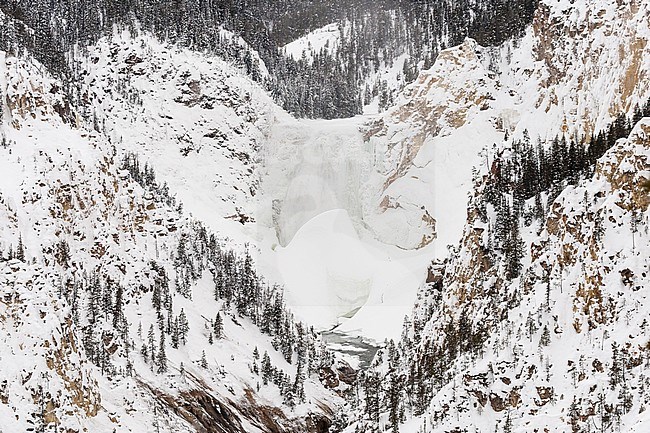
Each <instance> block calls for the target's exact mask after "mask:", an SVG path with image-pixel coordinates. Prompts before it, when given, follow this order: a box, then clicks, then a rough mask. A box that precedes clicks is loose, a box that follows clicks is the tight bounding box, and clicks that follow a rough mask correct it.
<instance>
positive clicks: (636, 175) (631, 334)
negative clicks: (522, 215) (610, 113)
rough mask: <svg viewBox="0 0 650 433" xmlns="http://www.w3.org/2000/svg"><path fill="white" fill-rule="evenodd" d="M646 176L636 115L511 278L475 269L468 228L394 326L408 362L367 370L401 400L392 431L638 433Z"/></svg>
mask: <svg viewBox="0 0 650 433" xmlns="http://www.w3.org/2000/svg"><path fill="white" fill-rule="evenodd" d="M649 177H650V118H645V119H643V120H642V121H641V122H639V124H637V126H636V127H635V128H634V130H633V131H632V133H631V135H630V137H629V138H628V139H623V140H620V141H619V142H618V143H617V144H616V146H615V147H614V148H612V149H611V150H610V151H608V152H607V154H606V155H605V156H604V157H603V158H601V159H600V160H599V161H598V164H597V167H596V171H595V174H594V176H593V178H591V179H588V180H586V181H584V182H582V183H581V184H580V185H579V186H577V187H570V188H567V189H566V190H565V191H564V192H563V193H562V194H561V195H560V197H559V198H558V199H557V200H556V201H555V202H554V203H553V204H552V205H551V210H550V214H549V216H548V218H547V219H546V221H545V224H544V230H543V231H542V232H541V236H540V237H539V238H538V239H528V240H527V241H526V250H529V251H530V253H531V261H530V263H529V264H528V265H526V266H525V268H524V272H523V273H522V276H521V278H517V279H515V280H510V281H509V280H506V279H504V277H503V274H502V273H501V272H500V270H499V269H497V268H496V267H491V265H490V264H487V267H486V268H484V269H480V268H478V265H479V264H478V263H477V262H476V260H480V259H481V256H480V251H479V249H478V248H476V245H473V243H472V242H473V239H475V236H476V234H477V233H478V235H479V236H480V233H481V232H482V230H481V231H479V229H478V228H476V227H474V228H472V227H471V226H468V227H467V229H466V234H465V236H464V241H465V242H467V244H464V245H463V246H462V247H461V250H460V252H459V254H458V256H456V257H455V258H454V259H453V260H452V261H451V262H450V263H449V264H448V265H447V266H446V275H445V274H443V275H439V276H437V277H434V278H432V285H430V286H428V287H426V288H425V289H423V290H422V293H421V301H420V302H419V303H418V305H417V307H416V309H415V310H414V316H413V317H412V318H411V320H410V321H409V322H408V323H407V327H406V332H405V334H404V335H403V338H402V340H401V342H400V346H399V350H400V351H402V358H401V359H402V360H403V359H408V361H407V362H406V363H405V364H400V363H398V362H395V361H391V360H390V359H391V358H390V357H391V355H389V356H388V357H386V356H384V357H383V359H382V358H379V359H377V360H375V362H377V363H378V365H379V366H382V367H378V368H379V369H380V371H384V372H385V373H384V374H386V373H387V375H386V378H385V381H386V382H388V383H390V381H391V380H393V378H399V377H402V378H405V380H406V385H405V389H404V392H405V393H406V395H410V396H412V398H411V399H410V400H409V403H408V404H406V405H405V406H406V407H409V408H410V409H408V411H412V412H411V416H409V421H408V422H407V423H406V424H405V425H404V426H403V430H401V431H413V432H416V431H431V432H449V431H454V429H456V430H455V431H458V430H459V429H460V431H494V430H495V429H496V431H535V430H537V431H544V430H546V431H557V432H560V431H589V428H591V429H594V428H596V429H597V430H598V431H616V429H618V428H620V429H621V431H630V432H641V431H645V429H647V428H648V422H649V420H648V417H647V416H646V408H647V405H648V403H649V402H650V395H649V394H648V388H647V387H648V385H649V382H648V381H649V380H650V378H648V375H647V362H648V359H650V357H649V355H648V337H647V333H646V332H645V329H646V328H647V326H648V323H647V322H648V320H647V314H646V312H647V310H648V308H649V306H648V305H647V304H648V300H647V296H646V295H645V294H644V290H646V289H647V287H648V286H649V285H650V281H648V278H649V277H650V272H649V269H650V268H649V267H650V262H649V261H648V257H650V256H649V254H648V251H650V238H648V217H649V207H648V205H649V204H650V195H649V194H650V193H649V192H648V189H647V186H645V187H644V186H643V185H644V184H646V183H647V182H648V179H649ZM483 260H487V258H485V257H483ZM483 266H486V265H485V263H484V264H483ZM494 266H497V265H494ZM470 269H474V271H475V272H474V273H473V274H471V275H469V274H467V273H466V271H467V270H470ZM434 273H435V272H434ZM400 375H402V376H400ZM402 383H404V382H402ZM379 393H380V394H384V395H385V398H386V401H387V402H388V401H390V399H391V397H390V395H389V391H387V390H384V391H379ZM427 396H428V397H427ZM366 410H368V408H367V407H366ZM363 419H364V420H367V419H368V418H367V417H363ZM364 423H365V424H369V423H368V422H367V421H362V424H364ZM379 423H380V425H382V424H383V425H388V424H389V422H388V420H387V419H386V418H385V417H382V418H380V421H379ZM594 426H595V427H594ZM367 428H370V427H369V426H368V427H367ZM351 431H352V430H351Z"/></svg>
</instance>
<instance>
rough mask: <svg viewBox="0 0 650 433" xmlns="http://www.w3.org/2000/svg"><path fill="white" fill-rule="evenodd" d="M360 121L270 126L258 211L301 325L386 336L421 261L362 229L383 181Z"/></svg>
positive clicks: (403, 308) (396, 326) (407, 300)
mask: <svg viewBox="0 0 650 433" xmlns="http://www.w3.org/2000/svg"><path fill="white" fill-rule="evenodd" d="M283 120H284V121H283ZM365 120H366V119H363V118H355V119H344V120H327V121H325V120H318V121H306V120H300V121H296V120H295V119H286V120H285V119H282V120H281V121H278V122H276V124H275V125H274V126H273V128H272V130H271V133H270V138H269V140H268V143H267V145H266V147H265V148H264V155H265V157H264V160H263V161H262V162H263V164H262V172H261V174H262V179H263V183H262V185H261V191H262V197H261V199H260V203H261V205H260V207H261V208H260V209H259V210H258V212H257V215H258V222H259V223H261V224H262V225H265V226H266V227H270V228H272V229H273V230H274V233H275V235H276V236H277V242H279V245H276V247H275V248H274V250H275V252H274V253H273V254H272V255H273V258H272V260H273V261H274V262H275V266H274V268H275V269H277V271H278V280H279V282H280V283H282V284H283V285H284V286H285V290H286V292H285V293H286V296H287V302H288V303H289V304H290V305H291V306H292V309H293V310H294V312H295V313H296V314H297V315H298V316H299V317H300V318H301V319H303V320H305V321H307V322H308V323H310V324H314V325H316V326H317V327H319V328H321V329H327V328H331V327H333V326H337V325H338V326H339V328H338V329H339V330H341V331H342V332H347V333H348V334H350V335H363V336H365V337H370V338H376V339H379V340H383V339H384V338H385V337H386V336H387V335H388V336H390V337H396V336H397V335H394V334H398V333H399V330H400V329H401V322H402V319H403V317H404V314H406V313H407V312H408V310H409V308H410V306H411V305H412V302H413V297H414V295H415V291H416V289H417V287H418V285H419V284H420V283H421V277H422V275H424V271H423V269H425V268H426V262H427V260H428V257H427V255H426V252H425V251H418V252H414V251H404V250H401V249H399V248H397V247H395V246H392V245H386V244H384V243H382V242H380V241H378V240H376V239H375V237H374V234H373V232H372V228H369V227H367V226H366V221H365V218H366V217H367V216H368V215H370V214H372V213H373V212H376V202H377V197H378V196H379V194H380V188H381V185H382V182H383V178H382V177H381V176H380V174H379V173H378V171H377V170H376V169H375V167H374V166H373V161H375V159H376V158H375V155H373V150H372V148H371V147H370V144H369V143H367V142H364V140H363V136H362V133H361V132H360V130H359V129H360V126H361V124H362V123H363V122H364V121H365Z"/></svg>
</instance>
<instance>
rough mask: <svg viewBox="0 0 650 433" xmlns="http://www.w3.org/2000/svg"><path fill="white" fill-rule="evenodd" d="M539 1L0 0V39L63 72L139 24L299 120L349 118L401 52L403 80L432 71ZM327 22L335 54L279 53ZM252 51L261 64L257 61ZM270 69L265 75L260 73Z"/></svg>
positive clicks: (386, 97)
mask: <svg viewBox="0 0 650 433" xmlns="http://www.w3.org/2000/svg"><path fill="white" fill-rule="evenodd" d="M536 4H537V0H526V1H515V0H482V1H478V2H473V1H468V0H465V1H433V0H427V1H412V0H401V1H398V0H381V1H365V0H359V1H335V0H318V1H306V0H302V1H295V2H293V1H292V2H288V1H280V2H276V1H268V0H264V1H262V0H260V1H251V2H238V1H227V2H224V1H201V2H192V1H187V0H177V1H174V2H162V3H159V2H154V1H142V2H136V1H119V2H116V1H110V0H102V1H72V2H67V1H66V2H49V1H47V2H46V1H36V2H33V1H24V0H23V1H20V0H16V1H3V2H2V4H0V8H1V10H2V11H3V12H4V13H5V14H7V15H8V16H9V17H13V18H15V19H16V20H17V23H16V24H10V23H7V27H8V31H7V32H6V33H4V34H3V35H2V37H1V38H2V39H0V46H2V47H4V48H5V49H10V50H13V49H15V48H16V47H20V46H23V47H30V48H31V51H32V52H33V54H34V55H35V56H36V57H37V58H38V59H39V60H40V61H42V62H43V63H44V64H45V65H47V66H48V67H49V68H51V69H53V70H54V71H56V72H57V73H58V74H60V75H61V76H69V75H70V66H69V64H68V62H66V60H65V55H64V53H66V52H68V51H69V50H70V49H71V48H72V47H73V46H74V45H75V44H77V43H79V44H81V45H82V46H83V45H85V44H89V43H92V42H95V41H97V40H98V39H99V38H100V37H101V36H103V35H106V34H107V33H110V32H111V29H112V27H113V25H115V24H119V25H122V26H129V27H137V28H140V29H143V30H149V31H152V32H153V33H154V34H156V35H157V36H159V37H161V38H162V39H164V40H168V41H171V42H177V43H180V44H182V45H185V46H188V47H191V48H192V49H195V50H207V51H209V52H212V53H215V54H217V55H219V56H221V57H223V58H226V59H229V60H231V61H232V62H234V63H235V64H237V65H239V66H240V67H242V68H244V69H245V70H246V72H247V73H248V74H249V75H250V76H251V77H253V79H255V80H256V81H259V82H261V83H263V84H264V85H265V86H266V87H267V88H268V89H269V90H270V91H271V94H272V95H273V96H274V98H275V100H276V101H277V102H278V103H280V105H282V106H283V107H284V108H285V109H287V111H289V112H291V113H293V114H295V115H297V116H299V117H314V118H336V117H350V116H353V115H355V114H359V113H361V111H362V108H363V105H364V104H365V103H368V101H369V100H370V99H372V98H373V97H377V96H378V97H380V105H381V107H382V108H386V107H387V106H388V105H390V103H391V101H392V99H393V97H394V92H395V91H396V90H399V88H389V87H390V86H388V85H387V83H386V82H382V81H381V80H380V81H375V82H368V78H369V77H370V76H371V74H372V72H373V71H376V70H377V69H378V68H379V67H380V66H383V65H392V64H393V62H394V61H396V59H397V58H398V57H400V56H402V57H400V58H401V59H402V62H403V63H402V64H401V65H398V66H399V67H400V68H401V69H402V76H401V80H402V86H403V85H404V84H406V83H409V82H411V81H413V80H414V79H415V78H416V77H417V74H418V71H419V70H420V69H422V68H425V69H426V68H428V67H429V66H430V65H431V64H432V61H433V60H434V59H435V57H436V56H437V53H438V52H439V50H440V49H442V48H445V47H447V46H453V45H456V44H458V43H460V42H462V41H463V39H464V38H465V37H467V36H469V37H473V38H475V39H477V41H478V42H479V43H481V44H484V45H497V44H499V43H501V42H503V41H504V40H506V39H508V38H511V37H513V36H517V35H520V34H521V33H522V32H523V30H524V28H525V26H526V25H527V24H528V23H530V21H531V20H532V17H533V13H534V11H535V8H536ZM332 22H337V23H339V25H340V26H341V27H344V28H345V29H346V30H345V31H344V32H343V33H344V37H343V40H342V43H341V48H340V49H339V50H337V51H336V52H334V53H331V52H327V51H325V52H323V53H321V54H320V55H319V56H318V58H316V59H314V61H313V62H311V61H309V62H307V61H304V60H301V59H298V60H294V59H292V58H289V57H286V56H284V55H283V53H282V52H281V50H280V48H281V47H282V46H283V45H285V44H286V43H288V42H290V41H292V40H294V39H296V38H297V37H299V36H301V35H303V34H306V33H308V32H309V31H311V30H314V29H316V28H318V27H321V26H323V25H325V24H329V23H332ZM21 23H23V24H25V25H26V26H27V27H28V28H23V26H22V24H21ZM221 28H223V29H227V30H230V31H232V32H234V33H235V35H239V36H241V37H242V38H243V40H244V41H246V44H241V43H239V42H238V41H237V40H236V39H232V38H229V37H226V36H224V35H223V34H222V33H221V32H220V29H221ZM29 29H32V30H33V31H30V30H29ZM257 53H259V57H261V59H262V60H263V63H264V64H265V66H263V65H262V64H261V63H260V62H258V61H257V59H258V56H257ZM403 55H406V56H403ZM266 68H268V70H269V71H270V76H267V75H266V74H265V73H264V71H265V70H266Z"/></svg>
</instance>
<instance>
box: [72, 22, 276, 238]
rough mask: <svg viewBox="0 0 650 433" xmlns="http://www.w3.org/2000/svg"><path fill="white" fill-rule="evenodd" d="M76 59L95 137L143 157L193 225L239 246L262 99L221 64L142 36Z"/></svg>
mask: <svg viewBox="0 0 650 433" xmlns="http://www.w3.org/2000/svg"><path fill="white" fill-rule="evenodd" d="M75 59H76V61H77V63H78V67H79V69H80V71H81V72H80V73H79V77H80V78H79V79H80V83H79V84H80V88H81V94H80V95H79V98H80V100H81V102H82V106H83V107H84V108H85V109H86V110H87V113H86V115H87V116H89V117H91V118H93V119H95V121H94V123H95V127H96V129H97V131H99V132H101V133H102V134H103V135H104V136H107V137H108V138H109V139H110V140H111V143H112V144H114V145H115V146H116V147H118V148H120V149H123V150H126V151H132V152H137V153H140V154H142V155H143V158H144V161H146V162H148V163H149V164H150V165H151V166H152V167H155V169H156V173H158V175H159V176H160V179H161V180H162V181H164V182H166V183H167V184H168V185H169V187H170V189H171V191H173V193H174V194H178V195H179V196H180V197H181V198H182V200H183V205H184V206H185V208H186V210H187V211H189V212H191V213H192V215H193V216H195V217H197V218H199V219H201V220H203V221H205V222H206V223H207V224H209V225H210V227H213V228H216V229H218V230H219V231H220V232H222V233H224V234H226V235H228V236H233V237H238V238H239V240H242V238H241V235H240V233H241V231H242V230H241V227H240V226H241V225H242V224H244V225H246V224H247V223H251V222H254V219H255V215H254V213H255V212H254V211H255V201H254V196H255V194H256V193H257V189H258V184H259V181H258V176H257V172H256V171H255V165H256V159H257V150H258V149H259V148H260V146H262V145H263V143H264V141H265V134H266V131H267V129H268V128H269V125H270V124H269V122H270V120H271V119H272V114H273V111H274V110H277V107H276V106H275V105H274V104H273V102H272V101H271V99H270V97H269V96H268V95H267V94H266V93H265V92H264V91H263V90H262V89H261V88H260V87H259V86H258V85H256V84H254V83H253V82H252V81H251V80H250V79H248V78H247V77H245V75H244V74H243V73H242V72H240V71H237V70H235V69H234V68H233V67H232V66H231V65H230V64H227V63H226V62H224V61H222V60H220V59H218V58H216V57H208V56H205V55H203V54H201V53H195V52H192V51H191V50H188V49H180V48H178V47H175V46H171V45H169V44H164V43H161V42H159V41H157V40H156V39H155V38H153V37H151V36H148V35H146V34H141V35H137V36H133V35H131V34H130V33H129V32H126V31H124V32H116V33H115V34H114V35H113V37H111V38H105V39H102V40H101V41H100V42H99V43H98V44H96V45H95V46H92V47H90V48H89V49H88V52H79V53H76V54H75ZM228 221H230V223H228ZM244 240H247V239H246V238H244Z"/></svg>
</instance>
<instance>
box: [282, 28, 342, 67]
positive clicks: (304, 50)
mask: <svg viewBox="0 0 650 433" xmlns="http://www.w3.org/2000/svg"><path fill="white" fill-rule="evenodd" d="M340 40H341V29H340V27H339V25H338V24H337V23H332V24H328V25H326V26H323V27H321V28H319V29H316V30H314V31H312V32H310V33H308V34H306V35H305V36H302V37H300V38H298V39H296V40H295V41H292V42H289V43H288V44H287V45H285V46H284V47H283V48H282V49H283V50H284V52H285V54H286V55H287V56H289V57H291V58H293V59H294V60H300V59H301V58H303V56H304V58H305V59H306V60H307V61H308V62H311V61H313V59H314V55H315V54H320V52H321V51H325V52H328V53H330V54H334V53H336V51H337V49H338V44H339V43H340Z"/></svg>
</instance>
